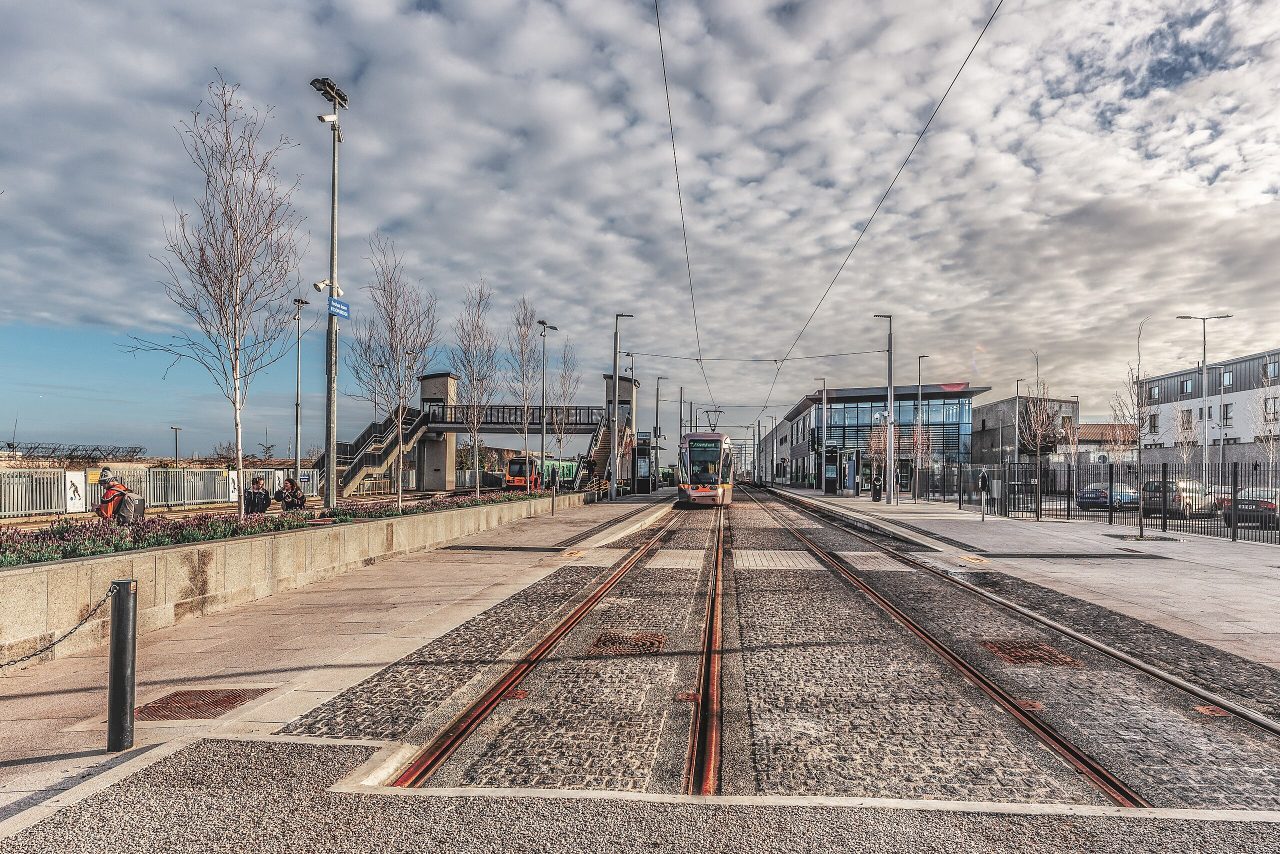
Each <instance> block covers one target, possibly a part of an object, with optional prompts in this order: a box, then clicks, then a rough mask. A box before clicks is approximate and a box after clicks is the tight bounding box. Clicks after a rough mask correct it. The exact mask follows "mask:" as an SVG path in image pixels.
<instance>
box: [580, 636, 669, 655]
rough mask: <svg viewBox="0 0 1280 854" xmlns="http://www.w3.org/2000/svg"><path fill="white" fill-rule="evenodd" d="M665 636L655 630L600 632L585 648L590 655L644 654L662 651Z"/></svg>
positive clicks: (665, 639)
mask: <svg viewBox="0 0 1280 854" xmlns="http://www.w3.org/2000/svg"><path fill="white" fill-rule="evenodd" d="M666 642H667V636H666V635H663V634H658V633H657V632H637V633H636V634H625V633H623V632H601V633H600V637H598V638H596V639H595V642H594V643H593V644H591V649H589V650H587V652H589V653H590V654H592V655H644V654H645V653H655V652H661V651H662V645H663V644H665V643H666Z"/></svg>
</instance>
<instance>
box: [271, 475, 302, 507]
mask: <svg viewBox="0 0 1280 854" xmlns="http://www.w3.org/2000/svg"><path fill="white" fill-rule="evenodd" d="M276 501H279V502H280V508H281V509H282V510H284V511H285V512H288V511H290V510H301V509H302V508H304V507H306V506H307V494H306V493H305V492H303V491H302V489H301V488H300V487H299V486H298V483H297V481H295V480H294V479H293V478H291V477H286V478H285V479H284V486H283V487H281V488H280V489H277V490H276Z"/></svg>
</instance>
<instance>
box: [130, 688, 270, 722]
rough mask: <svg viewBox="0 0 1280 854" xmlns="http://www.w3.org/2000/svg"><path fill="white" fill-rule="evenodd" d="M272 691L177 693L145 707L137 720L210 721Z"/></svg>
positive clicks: (231, 690) (141, 709)
mask: <svg viewBox="0 0 1280 854" xmlns="http://www.w3.org/2000/svg"><path fill="white" fill-rule="evenodd" d="M271 690H273V689H271V688H203V689H193V690H189V691H174V692H173V693H172V694H167V695H165V696H163V697H161V698H160V699H158V700H152V701H151V702H150V703H147V704H146V705H145V706H139V707H138V710H137V712H136V713H135V715H134V717H135V718H136V719H137V720H140V721H206V720H212V719H213V718H219V717H222V716H223V715H225V714H226V713H227V712H229V711H231V710H232V709H234V708H236V707H238V706H243V705H244V704H245V703H247V702H249V701H250V700H252V699H255V698H257V697H261V696H262V695H263V694H265V693H267V692H268V691H271Z"/></svg>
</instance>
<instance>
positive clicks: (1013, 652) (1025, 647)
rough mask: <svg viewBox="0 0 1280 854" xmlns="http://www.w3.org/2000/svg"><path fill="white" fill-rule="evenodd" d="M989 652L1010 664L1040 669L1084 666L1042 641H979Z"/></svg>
mask: <svg viewBox="0 0 1280 854" xmlns="http://www.w3.org/2000/svg"><path fill="white" fill-rule="evenodd" d="M979 643H981V644H982V646H983V647H984V648H985V649H986V650H987V651H989V652H992V653H995V655H996V656H997V657H999V658H1000V659H1002V660H1004V661H1007V662H1009V663H1010V664H1030V665H1039V666H1042V667H1083V666H1084V665H1083V664H1082V663H1080V662H1079V661H1076V660H1075V659H1074V658H1072V657H1071V656H1069V655H1067V654H1066V653H1065V652H1063V651H1062V650H1060V649H1055V648H1054V647H1052V646H1050V645H1049V644H1047V643H1045V642H1044V641H1037V640H1017V639H1014V640H984V641H979Z"/></svg>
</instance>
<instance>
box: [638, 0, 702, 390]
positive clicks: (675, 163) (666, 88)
mask: <svg viewBox="0 0 1280 854" xmlns="http://www.w3.org/2000/svg"><path fill="white" fill-rule="evenodd" d="M653 19H654V21H655V22H656V23H657V26H658V56H659V58H660V59H661V60H662V90H663V92H664V93H665V94H666V96H667V128H668V129H669V130H670V131H671V167H672V169H673V170H674V171H675V175H676V201H677V202H678V203H679V206H680V236H681V238H682V239H683V240H684V268H685V272H686V273H688V276H689V305H690V306H691V307H692V309H693V338H694V342H695V343H696V344H697V348H698V358H697V360H696V361H697V362H698V370H700V371H701V372H702V381H703V382H704V383H706V385H707V395H708V396H709V397H710V398H711V400H712V401H714V400H715V399H716V395H715V392H713V391H712V390H711V380H709V379H708V378H707V367H706V365H705V364H703V359H702V330H701V329H700V328H699V327H698V300H697V299H696V298H695V297H694V295H693V262H692V261H690V260H689V227H688V225H687V224H686V223H685V217H684V192H683V191H682V190H681V189H680V160H679V158H678V157H677V156H676V122H675V117H674V116H673V115H672V112H671V85H670V83H669V82H668V80H667V51H666V48H665V47H664V46H663V43H662V15H661V14H660V13H659V11H658V0H653Z"/></svg>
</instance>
